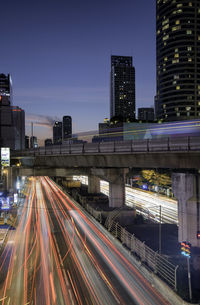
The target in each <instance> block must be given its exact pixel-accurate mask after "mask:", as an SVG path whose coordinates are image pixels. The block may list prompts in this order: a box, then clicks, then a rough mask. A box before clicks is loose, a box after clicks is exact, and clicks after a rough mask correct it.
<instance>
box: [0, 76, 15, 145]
mask: <svg viewBox="0 0 200 305" xmlns="http://www.w3.org/2000/svg"><path fill="white" fill-rule="evenodd" d="M11 100H12V86H11V78H10V75H9V74H8V75H6V74H3V73H1V74H0V146H1V147H2V146H4V147H10V148H11V149H15V134H14V126H13V115H12V108H11Z"/></svg>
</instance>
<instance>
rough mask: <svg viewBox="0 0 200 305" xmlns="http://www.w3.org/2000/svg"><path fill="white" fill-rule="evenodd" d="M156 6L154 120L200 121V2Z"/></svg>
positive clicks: (161, 2)
mask: <svg viewBox="0 0 200 305" xmlns="http://www.w3.org/2000/svg"><path fill="white" fill-rule="evenodd" d="M156 4H157V7H156V9H157V13H156V16H157V20H156V30H157V39H156V46H157V93H156V98H155V110H156V117H157V118H158V119H163V120H167V121H173V120H184V119H192V118H200V55H199V54H200V1H199V0H191V1H186V0H176V1H174V0H168V1H166V0H157V2H156Z"/></svg>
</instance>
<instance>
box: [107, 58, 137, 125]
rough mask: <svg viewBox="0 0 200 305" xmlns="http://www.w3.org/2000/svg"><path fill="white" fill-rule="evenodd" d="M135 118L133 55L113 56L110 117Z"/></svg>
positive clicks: (124, 119)
mask: <svg viewBox="0 0 200 305" xmlns="http://www.w3.org/2000/svg"><path fill="white" fill-rule="evenodd" d="M115 116H120V117H121V118H122V120H123V121H126V120H134V119H135V68H134V67H133V65H132V57H131V56H114V55H112V56H111V73H110V118H113V117H115Z"/></svg>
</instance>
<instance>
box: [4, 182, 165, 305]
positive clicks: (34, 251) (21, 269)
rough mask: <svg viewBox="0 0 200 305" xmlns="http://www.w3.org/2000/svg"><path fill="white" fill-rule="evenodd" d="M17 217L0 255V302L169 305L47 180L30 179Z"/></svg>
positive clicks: (109, 238)
mask: <svg viewBox="0 0 200 305" xmlns="http://www.w3.org/2000/svg"><path fill="white" fill-rule="evenodd" d="M18 219H19V221H18V226H17V229H16V230H15V231H11V232H10V233H9V236H8V243H7V246H6V248H5V250H4V252H3V254H2V256H1V259H0V272H2V270H3V269H4V272H5V270H6V266H7V273H6V272H5V276H4V280H2V282H1V286H0V300H1V303H0V304H2V305H23V304H24V305H25V304H27V305H28V304H30V305H54V304H56V305H57V304H58V305H60V304H61V305H64V304H80V305H84V304H86V305H90V304H91V305H96V304H102V305H109V304H110V305H115V304H140V305H146V304H148V305H150V304H152V305H156V304H157V305H162V304H169V303H168V302H167V301H166V300H165V299H164V298H163V297H162V296H161V295H160V294H159V292H157V291H156V290H155V289H154V288H153V287H152V286H151V285H150V284H149V283H148V282H147V281H146V280H145V279H144V277H143V276H142V275H141V273H140V272H139V271H138V270H137V269H136V267H134V265H133V264H132V260H131V258H130V257H129V256H128V255H127V256H126V255H124V253H125V252H124V249H123V248H122V246H121V245H120V244H119V243H116V242H115V241H114V239H113V237H112V236H110V235H109V233H107V232H106V231H105V230H103V229H102V228H101V225H100V224H98V223H96V222H95V221H94V220H93V219H92V218H91V217H90V216H88V214H87V213H86V212H85V211H84V210H83V209H81V208H80V207H79V206H78V205H77V203H76V202H74V201H73V200H72V199H70V198H69V197H68V196H67V195H66V194H65V193H63V191H62V190H61V189H60V188H59V187H58V186H57V185H56V184H55V183H54V182H53V181H52V180H50V179H49V178H47V177H42V178H32V180H31V182H30V185H29V189H28V195H27V198H26V201H25V203H24V205H23V207H22V208H21V211H20V213H19V216H18ZM6 253H9V255H7V258H6V259H4V258H5V255H6Z"/></svg>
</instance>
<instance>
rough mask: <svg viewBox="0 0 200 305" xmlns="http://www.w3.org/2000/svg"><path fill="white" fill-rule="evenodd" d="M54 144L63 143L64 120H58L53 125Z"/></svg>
mask: <svg viewBox="0 0 200 305" xmlns="http://www.w3.org/2000/svg"><path fill="white" fill-rule="evenodd" d="M53 144H55V145H60V144H62V122H58V121H56V122H55V123H54V125H53Z"/></svg>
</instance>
